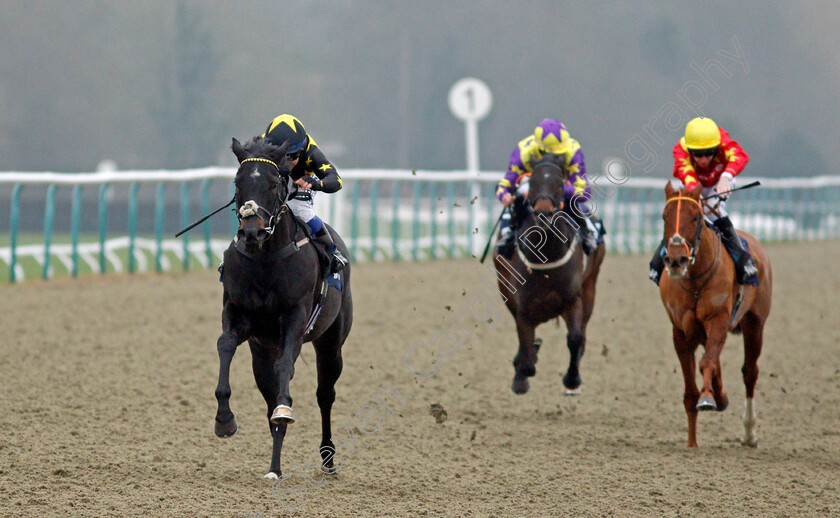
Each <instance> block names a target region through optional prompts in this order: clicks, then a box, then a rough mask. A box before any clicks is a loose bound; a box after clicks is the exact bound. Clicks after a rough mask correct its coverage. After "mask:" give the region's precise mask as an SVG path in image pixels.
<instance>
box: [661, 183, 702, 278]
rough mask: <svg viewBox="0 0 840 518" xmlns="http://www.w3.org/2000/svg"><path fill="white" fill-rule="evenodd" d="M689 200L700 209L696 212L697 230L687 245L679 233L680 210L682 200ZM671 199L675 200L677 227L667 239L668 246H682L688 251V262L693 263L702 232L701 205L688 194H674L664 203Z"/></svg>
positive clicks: (666, 203)
mask: <svg viewBox="0 0 840 518" xmlns="http://www.w3.org/2000/svg"><path fill="white" fill-rule="evenodd" d="M683 200H685V201H690V202H692V203H694V204H696V205H697V208H699V209H700V213H699V214H697V230H696V231H695V233H694V239H693V240H692V241H691V244H690V245H689V243H688V242H686V240H685V238H684V237H682V236H681V235H680V210H681V209H682V202H683ZM672 201H676V202H677V228H676V229H675V230H674V235H673V236H671V238H670V239H669V240H668V246H684V247H685V251H686V252H687V253H688V259H689V264H694V260H695V259H696V258H697V243H698V242H700V236H701V235H702V233H703V227H704V225H703V206H702V205H700V202H699V201H697V200H695V199H694V198H689V197H688V196H674V197H673V198H669V199H668V201H666V202H665V205H668V204H669V203H671V202H672Z"/></svg>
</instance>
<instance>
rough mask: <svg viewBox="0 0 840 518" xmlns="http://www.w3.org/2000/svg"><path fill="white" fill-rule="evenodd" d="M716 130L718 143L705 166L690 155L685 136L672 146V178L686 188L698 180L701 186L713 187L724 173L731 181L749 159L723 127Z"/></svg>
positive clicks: (692, 186) (695, 183) (691, 187)
mask: <svg viewBox="0 0 840 518" xmlns="http://www.w3.org/2000/svg"><path fill="white" fill-rule="evenodd" d="M706 120H710V119H706ZM713 124H714V123H713ZM716 127H717V126H716ZM717 130H718V132H719V134H720V144H719V145H718V146H717V147H716V149H715V153H714V155H713V156H712V160H711V161H710V162H709V163H708V164H707V165H705V167H701V166H700V165H699V164H698V163H697V158H695V157H693V156H692V155H691V153H690V152H689V149H688V146H687V144H686V142H685V137H683V138H681V139H680V141H679V142H677V144H676V145H675V146H674V178H678V179H679V180H681V181H682V183H683V184H685V187H686V188H687V189H693V188H694V186H695V185H697V183H698V182H699V183H700V184H701V185H702V186H703V187H715V186H716V185H717V183H718V181H719V180H720V179H721V177H722V176H724V175H728V176H729V180H730V182H731V180H732V179H733V178H735V177H736V176H738V175H739V174H740V173H741V171H743V170H744V167H746V165H747V162H749V161H750V157H749V156H748V155H747V153H746V152H744V150H743V149H742V148H741V146H740V144H738V143H737V142H735V141H734V140H732V139H731V138H730V137H729V133H727V131H726V130H725V129H723V128H721V127H717ZM723 190H729V189H723Z"/></svg>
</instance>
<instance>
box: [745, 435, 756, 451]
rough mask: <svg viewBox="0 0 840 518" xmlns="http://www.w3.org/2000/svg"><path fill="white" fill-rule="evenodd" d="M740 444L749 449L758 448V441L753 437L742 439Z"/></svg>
mask: <svg viewBox="0 0 840 518" xmlns="http://www.w3.org/2000/svg"><path fill="white" fill-rule="evenodd" d="M741 444H743V445H744V446H749V447H750V448H758V439H757V438H755V437H744V440H743V441H741Z"/></svg>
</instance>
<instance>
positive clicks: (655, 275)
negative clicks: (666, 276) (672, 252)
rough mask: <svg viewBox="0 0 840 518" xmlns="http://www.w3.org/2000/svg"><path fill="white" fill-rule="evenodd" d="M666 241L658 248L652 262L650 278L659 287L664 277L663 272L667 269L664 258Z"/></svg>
mask: <svg viewBox="0 0 840 518" xmlns="http://www.w3.org/2000/svg"><path fill="white" fill-rule="evenodd" d="M665 246H666V245H665V240H664V239H663V240H662V242H661V243H659V246H657V247H656V252H654V253H653V258H652V259H651V260H650V273H649V274H648V277H649V278H650V280H652V281H653V282H655V283H656V285H657V286H659V279H660V278H661V277H662V270H664V269H665V261H663V260H662V256H663V255H665Z"/></svg>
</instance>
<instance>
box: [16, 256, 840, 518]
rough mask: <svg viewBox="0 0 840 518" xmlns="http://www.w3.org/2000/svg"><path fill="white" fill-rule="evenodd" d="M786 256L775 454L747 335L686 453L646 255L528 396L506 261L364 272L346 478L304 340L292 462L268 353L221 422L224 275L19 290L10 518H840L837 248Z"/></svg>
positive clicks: (341, 434)
mask: <svg viewBox="0 0 840 518" xmlns="http://www.w3.org/2000/svg"><path fill="white" fill-rule="evenodd" d="M767 248H768V253H769V256H770V258H771V260H772V261H773V264H774V271H775V290H774V291H775V293H774V308H773V311H772V313H771V316H770V320H769V323H768V325H767V328H766V330H765V345H764V351H763V354H762V357H761V360H760V362H759V364H760V366H761V374H760V376H759V380H758V388H757V395H756V403H757V411H758V416H759V423H758V437H759V447H758V448H757V449H752V448H747V447H744V446H742V445H741V444H740V442H739V439H740V437H741V434H742V431H743V427H742V425H741V414H742V412H743V398H744V387H743V383H742V381H741V374H740V368H741V361H742V359H743V348H742V342H741V338H740V337H736V336H732V335H730V337H729V340H728V343H727V345H726V347H725V348H724V351H723V355H722V363H723V369H724V384H725V387H726V388H727V389H728V391H729V395H730V398H731V401H732V404H731V405H730V407H729V409H728V410H726V411H725V412H722V413H714V412H713V413H708V412H707V413H703V414H701V415H700V418H699V426H698V441H699V443H700V448H699V449H697V450H691V451H689V450H687V449H686V448H685V442H686V433H687V432H686V430H687V424H686V419H685V413H684V411H683V406H682V376H681V375H680V373H679V364H678V362H677V357H676V354H675V353H674V351H673V347H672V345H671V342H670V328H669V324H668V322H667V317H666V315H665V311H664V309H663V308H662V306H661V303H660V302H659V298H658V292H657V291H656V289H655V288H654V286H653V284H651V283H650V282H649V281H648V280H647V278H646V264H647V258H646V257H619V256H608V257H607V258H606V260H605V263H604V267H603V269H602V272H601V277H600V280H599V292H598V298H597V301H596V307H595V314H594V316H593V318H592V322H591V324H590V327H589V333H588V342H587V352H586V354H585V356H584V358H583V361H582V364H581V370H582V376H583V381H584V385H583V395H581V396H579V397H567V396H563V390H562V382H561V375H562V373H563V372H564V370H565V367H566V365H567V362H568V350H567V349H566V346H565V329H564V327H563V325H562V323H561V327H560V328H559V329H558V328H557V327H555V325H554V324H553V323H552V324H547V325H544V326H543V327H541V328H540V330H539V331H538V334H539V335H540V336H542V337H543V338H544V339H545V345H544V346H543V348H542V350H541V353H540V358H539V363H538V364H537V376H536V377H535V378H532V380H531V391H530V392H529V393H528V394H526V395H524V396H515V395H514V394H513V393H512V392H511V391H510V382H511V379H512V376H513V367H512V366H511V360H512V358H513V356H514V354H515V352H516V345H515V343H516V342H515V333H514V329H513V320H512V318H511V317H510V315H509V314H508V313H507V312H506V310H505V308H504V306H503V305H502V303H501V301H500V300H499V299H498V295H496V297H492V293H491V292H490V291H489V290H488V289H487V288H486V286H487V285H490V286H492V285H493V274H492V273H491V271H490V269H489V268H488V266H487V265H483V266H482V265H479V264H478V262H477V261H439V262H430V263H424V264H392V263H388V264H361V265H355V266H354V271H353V280H352V285H353V292H354V299H355V306H356V311H355V314H356V317H355V324H354V328H353V331H352V332H351V334H350V338H349V339H348V342H347V344H346V345H345V348H344V373H343V375H342V377H341V379H340V380H339V382H338V386H337V391H338V398H337V401H336V404H335V407H334V412H333V417H334V425H333V431H334V436H336V437H337V439H338V440H340V441H342V443H343V444H344V446H341V445H339V452H338V453H339V455H340V456H341V464H340V472H339V474H338V475H337V476H335V477H322V476H321V475H320V474H319V472H318V470H317V467H315V465H314V464H311V462H313V461H314V459H315V457H316V455H317V453H316V452H317V446H318V443H319V440H320V415H319V412H318V407H317V404H316V401H315V386H316V378H315V361H314V355H313V353H312V349H311V346H309V345H307V346H305V347H304V353H303V355H302V357H301V359H299V360H298V362H297V373H296V376H295V379H294V380H293V382H292V395H293V396H294V398H295V417H296V418H297V422H296V423H295V424H294V425H292V426H291V427H290V431H289V434H288V435H287V437H286V442H285V445H284V449H283V468H284V472H285V473H286V474H287V475H288V474H291V475H292V476H291V478H289V479H287V480H283V481H281V482H280V483H279V484H277V485H275V486H273V485H272V483H271V482H270V481H267V480H264V479H263V478H262V475H263V474H264V473H265V472H266V471H267V469H268V465H269V460H270V459H269V455H270V437H269V434H268V427H267V425H266V421H265V406H264V403H263V400H262V397H261V396H260V394H259V392H258V390H257V389H256V386H255V384H254V380H253V376H252V374H251V365H250V353H249V351H248V349H247V347H242V348H240V350H239V352H238V354H237V356H236V357H235V358H234V363H233V369H232V378H231V385H232V389H233V397H232V398H231V407H232V409H233V411H234V413H235V414H236V417H237V420H238V421H239V425H240V427H241V429H240V431H239V433H238V434H237V435H236V436H234V437H233V438H230V439H226V440H222V439H218V438H216V437H215V435H214V434H213V418H214V415H215V409H216V401H215V398H214V395H213V391H214V389H215V384H216V379H217V374H218V373H217V369H218V359H217V354H216V346H215V344H216V339H217V337H218V335H219V333H220V329H221V326H220V319H219V314H220V308H221V285H220V284H219V283H218V282H217V275H216V274H215V272H209V271H208V272H198V273H189V274H179V275H174V274H172V275H138V276H133V277H131V276H109V277H105V278H96V277H87V278H83V279H80V280H77V281H71V280H61V279H58V280H53V281H49V282H46V283H44V282H40V281H31V282H27V283H25V284H22V285H17V286H3V287H2V288H0V290H2V297H0V314H2V322H3V325H2V328H1V329H0V384H1V385H0V386H2V389H0V415H2V419H0V516H38V517H41V516H144V517H152V516H185V517H186V516H212V517H217V516H223V517H228V516H230V517H241V516H281V515H289V514H292V512H293V511H296V512H295V515H296V516H476V517H479V516H481V517H483V516H497V517H502V516H505V517H506V516H517V517H519V516H529V517H530V516H701V515H703V516H716V517H721V516H762V517H764V516H797V517H801V516H838V515H840V426H839V425H840V418H839V417H838V410H837V409H838V408H840V347H838V343H840V321H838V319H837V317H838V310H837V307H838V305H839V304H840V262H838V260H837V258H838V257H840V242H826V243H813V244H802V243H800V244H781V245H773V246H768V247H767ZM485 281H487V282H486V283H485ZM488 294H489V295H488ZM471 301H472V302H471ZM485 301H492V303H491V304H487V303H485ZM471 304H472V306H473V309H474V310H475V311H476V314H477V315H478V316H480V317H481V320H476V319H475V318H473V317H472V316H470V315H469V314H468V313H467V310H468V309H469V307H470V305H471ZM832 315H834V316H832ZM459 318H460V324H459V326H458V328H457V330H458V331H459V332H462V333H464V334H466V333H468V334H470V335H472V336H471V338H469V339H468V340H465V341H464V342H463V344H462V346H461V347H460V348H458V349H457V350H455V351H454V352H453V351H445V352H448V353H451V354H449V355H448V356H442V355H440V354H439V353H438V354H436V355H435V356H434V357H432V355H431V352H432V351H433V350H434V348H433V347H432V346H431V345H430V344H429V342H430V340H431V338H432V337H433V336H435V335H436V334H438V333H440V332H441V331H442V330H446V329H452V328H453V323H452V320H453V319H459ZM421 340H422V341H424V342H422V343H420V341H421ZM413 344H414V347H413V348H412V345H413ZM410 349H411V350H412V351H413V354H412V356H411V359H412V362H413V365H414V367H415V370H418V371H424V370H425V371H431V370H433V366H434V368H435V369H437V372H436V373H435V374H434V375H433V376H430V377H426V378H422V377H418V376H416V375H415V374H414V373H412V372H411V371H410V369H409V367H408V366H407V365H406V361H405V356H406V352H407V351H408V350H410ZM433 362H437V363H433ZM382 387H385V392H383V394H385V397H383V401H384V403H383V404H377V403H376V401H377V394H378V393H379V392H380V390H381V389H382ZM389 390H390V392H388V391H389ZM401 398H402V399H401ZM432 404H439V405H440V406H441V407H442V408H443V409H444V410H445V412H446V420H445V421H444V422H442V423H438V422H437V420H436V419H435V417H434V416H433V415H431V413H430V405H432ZM387 409H392V410H393V415H389V414H388V413H387V411H386V410H387ZM374 412H376V413H374ZM438 416H439V417H440V418H442V415H441V414H440V413H438ZM307 463H310V464H309V465H308V466H307ZM295 506H297V507H296V508H295Z"/></svg>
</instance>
